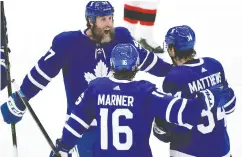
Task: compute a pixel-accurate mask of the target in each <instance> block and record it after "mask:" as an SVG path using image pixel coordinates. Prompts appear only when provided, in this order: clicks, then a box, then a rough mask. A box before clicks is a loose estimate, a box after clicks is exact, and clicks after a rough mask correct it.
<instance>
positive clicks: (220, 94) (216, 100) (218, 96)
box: [198, 85, 233, 110]
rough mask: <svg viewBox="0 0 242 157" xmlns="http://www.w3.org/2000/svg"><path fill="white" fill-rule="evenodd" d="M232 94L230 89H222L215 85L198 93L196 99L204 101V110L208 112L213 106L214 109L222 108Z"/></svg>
mask: <svg viewBox="0 0 242 157" xmlns="http://www.w3.org/2000/svg"><path fill="white" fill-rule="evenodd" d="M232 92H233V90H232V89H231V88H223V87H222V86H218V85H217V86H213V87H211V88H209V89H206V90H203V91H200V92H199V94H198V97H202V98H203V99H205V102H206V103H205V109H208V110H210V109H211V108H212V107H213V106H214V105H216V106H215V107H222V106H224V105H225V104H226V103H227V102H228V101H229V99H230V95H231V93H232Z"/></svg>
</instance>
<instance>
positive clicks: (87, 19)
mask: <svg viewBox="0 0 242 157" xmlns="http://www.w3.org/2000/svg"><path fill="white" fill-rule="evenodd" d="M89 18H90V16H87V18H86V21H87V24H86V26H87V28H91V24H90V22H89Z"/></svg>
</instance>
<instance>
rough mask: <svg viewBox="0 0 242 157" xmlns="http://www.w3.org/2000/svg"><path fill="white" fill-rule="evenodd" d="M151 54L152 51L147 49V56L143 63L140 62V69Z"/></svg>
mask: <svg viewBox="0 0 242 157" xmlns="http://www.w3.org/2000/svg"><path fill="white" fill-rule="evenodd" d="M149 54H150V51H147V55H146V56H145V59H144V60H143V62H142V64H140V65H139V67H138V68H139V69H141V67H142V66H143V65H144V64H145V62H146V60H147V58H148V56H149Z"/></svg>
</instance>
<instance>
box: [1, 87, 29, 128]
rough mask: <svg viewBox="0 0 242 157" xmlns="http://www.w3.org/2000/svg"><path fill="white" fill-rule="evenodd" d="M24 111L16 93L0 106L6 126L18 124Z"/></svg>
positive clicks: (24, 108) (23, 106)
mask: <svg viewBox="0 0 242 157" xmlns="http://www.w3.org/2000/svg"><path fill="white" fill-rule="evenodd" d="M25 111H26V107H25V105H24V103H23V102H22V101H21V99H20V97H19V95H18V94H17V93H16V92H15V93H13V94H12V95H11V96H10V97H9V98H8V101H7V102H5V103H4V104H3V105H2V106H1V112H2V115H3V119H4V121H5V122H6V123H8V124H15V123H17V122H19V121H20V120H21V119H22V117H23V115H24V113H25Z"/></svg>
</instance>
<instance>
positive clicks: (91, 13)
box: [85, 1, 114, 22]
mask: <svg viewBox="0 0 242 157" xmlns="http://www.w3.org/2000/svg"><path fill="white" fill-rule="evenodd" d="M113 13H114V8H113V6H112V5H111V4H110V3H109V2H108V1H90V2H89V3H88V4H87V5H86V13H85V16H86V20H87V19H88V17H90V18H91V20H92V22H96V16H107V15H113Z"/></svg>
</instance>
